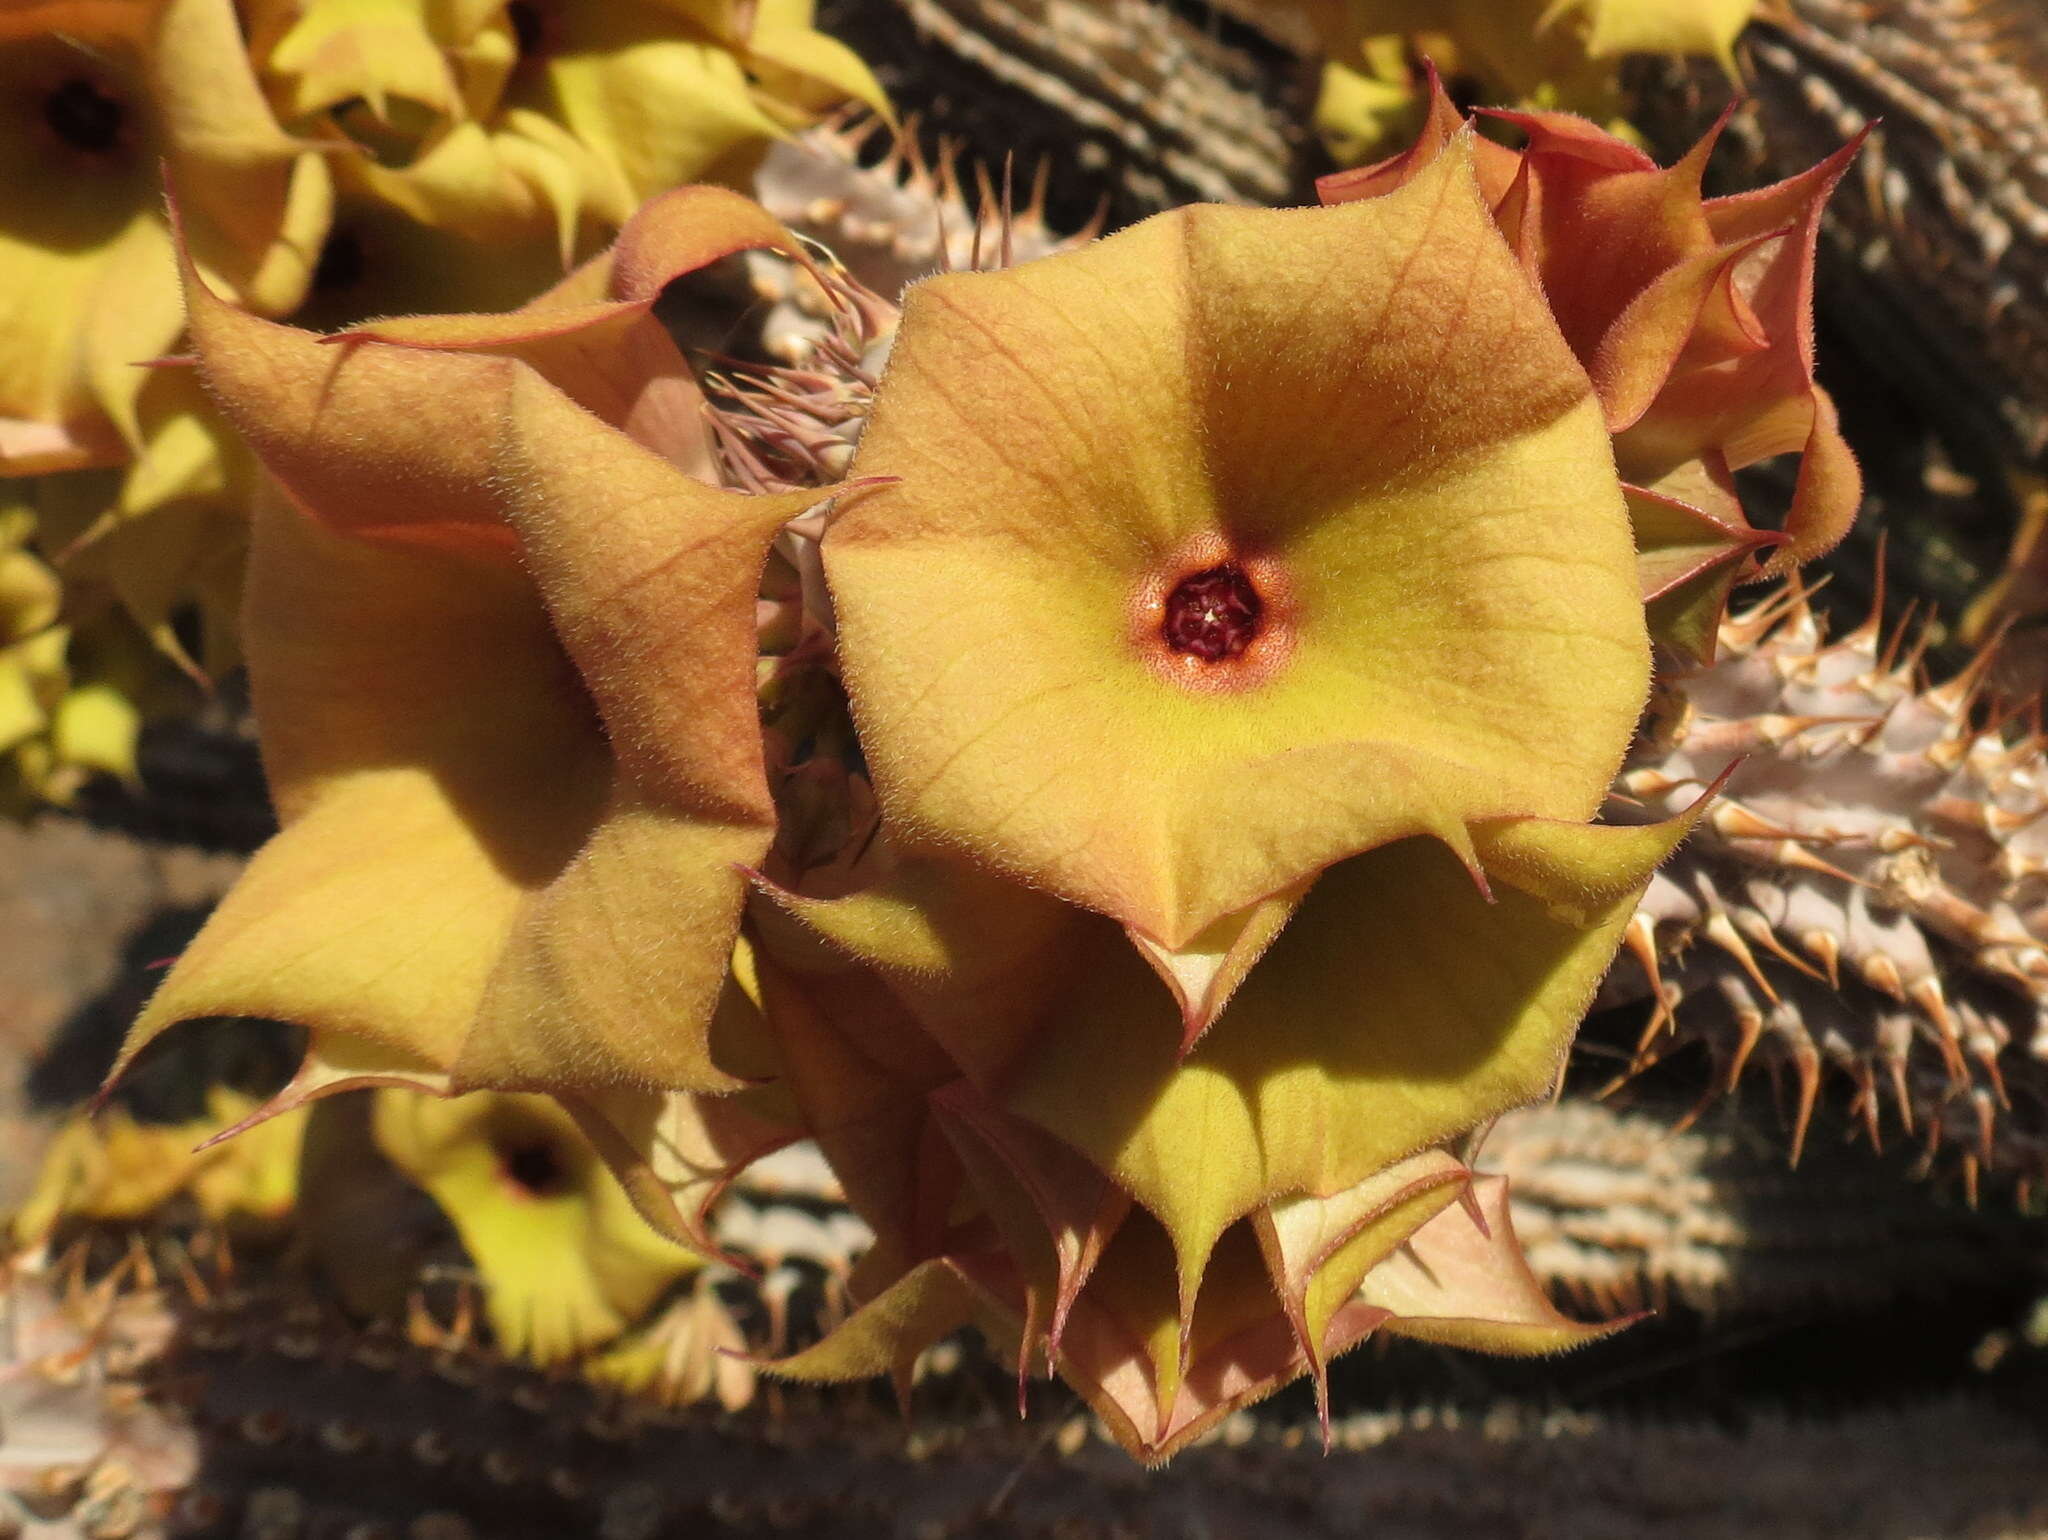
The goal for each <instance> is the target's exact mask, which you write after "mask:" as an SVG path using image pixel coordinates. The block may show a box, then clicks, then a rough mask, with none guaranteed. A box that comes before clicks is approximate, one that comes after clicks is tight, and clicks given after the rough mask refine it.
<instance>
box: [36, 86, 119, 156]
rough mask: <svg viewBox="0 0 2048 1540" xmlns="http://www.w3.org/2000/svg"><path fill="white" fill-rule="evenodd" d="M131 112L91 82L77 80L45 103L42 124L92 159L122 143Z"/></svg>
mask: <svg viewBox="0 0 2048 1540" xmlns="http://www.w3.org/2000/svg"><path fill="white" fill-rule="evenodd" d="M127 115H128V109H127V108H125V107H123V106H122V105H121V104H120V103H119V102H118V101H116V100H115V99H114V98H113V97H111V96H108V95H106V94H105V93H104V92H102V91H101V90H100V89H99V88H98V87H97V86H95V85H94V84H93V83H92V82H91V81H90V80H86V79H83V78H78V77H74V78H73V79H70V80H67V81H65V82H64V83H63V84H62V85H60V86H59V87H57V89H56V90H54V91H52V92H51V93H50V94H49V95H48V96H47V97H45V98H44V100H43V121H44V122H45V123H47V124H48V125H49V127H50V132H51V133H53V134H55V135H56V136H57V137H58V138H59V139H61V140H63V141H64V142H65V143H66V144H68V145H69V146H71V148H72V149H74V150H84V151H86V152H87V153H88V154H92V155H104V154H105V153H106V152H107V151H109V150H111V149H113V148H114V146H116V145H117V144H119V143H120V142H121V124H122V121H123V120H124V119H125V118H126V117H127Z"/></svg>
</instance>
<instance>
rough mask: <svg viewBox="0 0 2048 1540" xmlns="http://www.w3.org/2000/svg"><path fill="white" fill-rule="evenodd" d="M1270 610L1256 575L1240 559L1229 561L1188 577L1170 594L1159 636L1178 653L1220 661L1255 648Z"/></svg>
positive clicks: (1167, 598) (1208, 660)
mask: <svg viewBox="0 0 2048 1540" xmlns="http://www.w3.org/2000/svg"><path fill="white" fill-rule="evenodd" d="M1264 609H1265V606H1264V604H1262V603H1261V602H1260V600H1259V591H1258V589H1256V588H1254V587H1253V586H1252V580H1251V577H1250V575H1249V574H1248V573H1246V572H1245V570H1244V568H1242V567H1240V566H1238V565H1237V563H1235V562H1225V563H1224V564H1223V565H1222V566H1220V567H1210V568H1208V569H1207V570H1206V571H1203V572H1197V573H1195V574H1194V575H1193V576H1192V577H1187V578H1183V579H1182V580H1181V582H1180V585H1179V586H1178V587H1177V588H1175V589H1174V591H1173V592H1172V593H1170V594H1168V595H1167V596H1166V617H1165V619H1164V620H1163V621H1162V622H1161V624H1160V627H1159V634H1160V635H1161V636H1162V637H1164V638H1165V640H1166V645H1167V646H1169V647H1171V648H1172V649H1173V650H1174V651H1175V652H1185V653H1188V654H1190V655H1192V656H1194V657H1197V658H1200V659H1201V660H1202V661H1203V662H1204V663H1218V662H1221V661H1222V660H1223V659H1225V658H1234V657H1236V656H1237V655H1238V654H1239V653H1241V652H1243V651H1244V650H1245V648H1247V647H1249V646H1251V644H1252V640H1253V638H1255V637H1256V636H1257V635H1258V634H1259V616H1260V614H1261V613H1262V612H1263V610H1264Z"/></svg>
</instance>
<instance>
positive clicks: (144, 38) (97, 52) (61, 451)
mask: <svg viewBox="0 0 2048 1540" xmlns="http://www.w3.org/2000/svg"><path fill="white" fill-rule="evenodd" d="M159 165H161V166H164V167H166V168H168V170H169V172H170V174H171V176H172V178H173V179H174V180H175V181H176V183H177V185H178V186H179V188H180V189H181V192H182V195H183V197H184V200H185V207H186V224H187V229H188V232H189V233H188V239H189V241H190V245H191V249H192V255H193V259H194V261H195V262H196V263H197V264H198V265H199V267H200V268H201V270H202V271H204V272H205V273H206V274H207V276H208V279H209V281H210V282H212V283H214V284H215V285H216V286H217V287H219V288H220V289H222V290H223V291H224V292H227V293H229V294H232V295H234V296H235V297H236V298H237V299H238V300H240V301H241V302H242V303H245V304H247V305H249V306H250V307H252V308H254V309H256V310H259V311H262V312H264V313H267V314H272V315H276V314H281V313H282V312H284V311H286V310H289V309H290V308H291V307H292V306H293V305H295V304H297V303H298V301H299V299H300V298H301V297H302V296H303V295H304V293H305V290H306V285H307V283H308V281H309V280H310V277H311V274H312V271H313V263H314V260H315V258H316V257H317V255H318V253H319V249H320V241H321V237H322V235H323V234H324V233H325V230H326V222H327V216H328V204H329V197H330V191H329V179H328V174H327V168H326V165H325V164H324V159H323V157H321V156H320V155H317V154H314V153H311V152H310V150H309V148H308V147H307V146H306V145H305V144H303V143H301V142H298V141H295V140H293V139H292V138H291V137H289V136H288V135H287V134H286V133H285V131H284V130H283V129H282V128H280V127H279V125H278V123H277V121H276V120H275V119H274V118H273V117H272V116H271V112H270V108H269V106H268V104H267V103H266V102H265V101H264V99H263V94H262V91H261V90H260V88H259V86H258V84H257V81H256V78H255V75H254V74H253V73H252V71H251V69H250V66H249V62H248V58H247V56H246V54H245V53H244V52H243V49H242V42H241V33H240V30H239V27H238V24H237V22H236V18H235V11H234V6H233V5H232V4H231V3H230V0H116V3H111V4H90V3H85V0H38V3H27V4H15V5H9V6H7V7H5V8H0V473H5V474H22V473H26V472H34V471H44V470H57V469H63V468H67V467H71V466H78V465H89V464H104V463H108V462H111V461H115V460H119V459H122V458H125V457H126V456H127V455H128V454H129V453H130V452H132V451H133V450H134V449H135V448H136V447H137V446H138V445H139V443H140V441H141V439H142V437H143V430H142V428H141V427H140V425H139V424H138V421H137V415H136V413H137V406H136V401H137V397H138V395H139V394H140V392H141V391H142V389H143V386H144V382H145V379H146V373H145V371H143V370H141V369H138V368H137V367H136V365H137V364H138V363H142V362H146V361H147V360H149V359H151V358H153V357H155V356H157V355H158V354H161V353H164V352H167V351H169V350H170V348H171V346H172V344H173V342H174V340H175V339H176V337H177V334H178V330H179V327H180V325H181V324H182V321H183V314H182V309H181V306H180V304H179V299H178V278H177V270H176V267H175V265H174V264H173V262H172V260H171V238H170V234H169V232H168V230H167V229H166V227H165V225H164V219H163V194H162V185H161V183H160V182H159V179H158V167H159Z"/></svg>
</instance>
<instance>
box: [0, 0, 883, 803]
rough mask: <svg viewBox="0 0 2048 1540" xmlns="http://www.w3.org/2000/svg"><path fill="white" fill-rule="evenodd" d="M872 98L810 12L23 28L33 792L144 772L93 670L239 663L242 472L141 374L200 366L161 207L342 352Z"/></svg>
mask: <svg viewBox="0 0 2048 1540" xmlns="http://www.w3.org/2000/svg"><path fill="white" fill-rule="evenodd" d="M849 101H858V102H863V103H866V104H868V105H870V106H873V107H876V108H878V109H879V108H882V107H884V105H885V104H884V102H883V99H882V96H881V93H880V90H879V88H878V87H877V86H876V84H875V82H874V80H873V78H872V77H871V76H870V75H869V74H868V72H867V71H866V69H865V68H864V67H863V66H862V65H861V64H860V62H859V61H858V60H857V59H856V58H855V57H854V56H853V55H852V54H850V53H849V52H847V51H846V50H845V49H844V47H843V46H841V45H839V44H837V43H835V42H833V41H831V40H830V39H827V38H825V37H824V36H823V35H822V34H820V33H818V32H816V31H815V30H813V29H812V27H811V25H810V7H809V4H808V0H767V3H762V4H759V5H753V4H749V5H735V4H727V3H724V0H646V3H640V4H630V5H627V4H615V3H598V0H486V3H484V4H479V5H466V6H454V7H449V6H436V5H426V4H423V3H419V0H392V3H387V4H375V5H368V6H364V5H356V4H350V3H345V0H257V3H253V4H250V5H248V6H246V7H245V8H243V10H242V11H240V12H239V13H238V11H237V8H236V6H235V5H234V3H233V0H115V3H108V4H98V3H87V0H33V3H27V0H24V3H20V4H12V5H9V6H7V7H5V8H4V10H0V274H4V275H5V277H6V283H5V285H4V289H5V298H4V299H0V476H7V477H12V478H29V477H42V478H44V479H43V480H41V481H40V483H37V482H30V481H27V480H22V481H19V482H16V483H15V486H14V490H13V491H12V494H11V495H10V497H9V499H8V501H9V504H10V506H11V507H19V508H21V509H23V510H24V511H25V512H24V517H25V519H26V521H27V524H28V526H29V528H28V533H27V534H26V535H24V536H22V537H21V538H20V539H19V540H13V543H12V545H11V546H10V549H15V550H22V551H28V552H30V553H31V554H32V555H33V556H34V557H35V559H37V560H39V561H40V562H42V563H43V564H44V565H45V566H49V567H54V568H55V569H57V571H58V572H59V573H60V574H61V576H62V578H63V588H64V595H63V598H64V603H63V605H62V611H63V617H62V618H63V622H64V627H63V628H59V629H53V628H55V627H57V622H56V620H54V619H53V620H49V621H46V622H45V623H44V624H43V625H42V626H40V627H39V628H38V635H37V637H36V639H35V648H36V658H35V666H34V667H33V668H31V666H30V665H29V664H28V663H26V662H22V663H17V662H14V661H12V660H10V661H9V663H8V664H7V665H6V667H5V671H4V674H0V679H4V680H5V681H6V682H5V683H4V684H0V689H5V690H6V691H7V693H8V694H9V695H13V694H17V693H19V692H20V687H19V686H18V685H17V683H16V680H17V678H22V679H29V680H30V681H31V683H32V684H33V691H32V693H33V695H34V697H35V699H36V700H37V701H38V702H39V703H40V704H39V705H38V707H37V718H38V720H37V721H36V722H34V723H33V724H31V725H29V726H27V727H22V726H18V725H17V724H16V722H15V721H14V718H15V717H16V716H18V715H20V713H18V712H10V713H8V714H7V715H6V718H5V719H4V723H0V754H6V755H8V756H9V757H10V758H11V760H12V767H11V774H10V775H9V776H8V780H9V781H10V782H11V783H12V789H13V791H14V792H15V793H17V794H19V793H21V792H27V793H29V794H32V795H43V796H51V797H57V798H61V797H62V796H63V795H64V794H65V792H66V791H67V789H68V788H69V787H70V786H71V785H72V784H73V783H74V782H75V780H76V778H77V773H78V771H79V770H80V769H116V770H119V769H122V768H124V767H125V766H126V765H127V764H128V760H129V752H130V748H131V746H132V738H133V719H134V718H135V716H136V715H137V712H138V710H139V708H140V706H142V705H143V704H145V702H143V701H141V700H138V699H137V698H136V696H135V694H134V692H133V690H131V689H128V688H126V686H125V685H124V684H123V683H121V682H120V681H119V679H118V675H115V674H109V672H108V671H107V670H106V669H104V668H102V667H99V666H98V665H97V664H96V662H95V658H94V654H95V653H96V652H107V651H113V652H132V651H134V650H135V648H134V645H133V644H134V643H136V642H137V641H143V642H145V643H146V644H147V645H148V646H150V647H153V648H154V649H155V650H156V651H157V652H159V653H160V654H162V655H163V656H164V657H165V658H166V659H168V660H170V661H171V662H172V663H175V664H176V665H178V666H179V667H181V668H183V669H184V670H185V671H186V672H187V673H189V674H191V675H193V676H194V677H195V678H206V677H212V676H215V675H217V674H218V673H219V672H220V671H221V670H222V669H224V668H226V667H229V666H231V665H232V664H233V663H234V662H235V661H236V659H237V651H236V641H235V624H234V618H233V617H234V614H235V608H236V604H237V593H238V588H239V583H240V576H241V564H242V547H243V545H244V543H245V541H246V526H247V511H248V507H249V503H250V499H251V496H252V488H253V481H254V475H253V465H252V463H251V462H250V461H249V460H248V457H247V455H246V454H245V453H244V452H243V451H241V450H240V448H239V446H237V445H235V444H234V443H233V441H232V439H231V438H229V437H227V436H226V435H224V434H223V433H222V432H221V430H220V427H219V424H218V421H217V419H216V418H215V417H214V415H213V414H212V413H211V411H210V410H208V408H207V406H206V403H205V401H204V398H203V394H202V392H201V390H200V388H199V386H198V384H197V382H196V381H195V380H194V379H193V378H191V377H190V375H189V372H187V371H184V370H180V369H177V368H148V367H143V366H145V365H149V364H151V363H152V362H153V361H162V360H164V359H165V358H166V357H167V356H169V355H174V354H176V353H177V351H178V350H179V348H180V345H181V344H180V333H181V331H182V327H183V311H182V305H181V302H180V299H179V285H178V277H177V268H176V264H175V263H174V261H173V260H172V254H171V236H170V232H169V230H168V228H167V226H166V224H165V220H164V214H163V209H164V197H165V186H166V182H168V184H169V186H170V188H172V189H173V190H175V192H176V195H177V198H178V201H179V206H180V209H181V211H182V217H183V220H184V228H185V243H186V247H187V249H188V251H189V253H190V256H191V259H192V261H193V262H194V263H195V264H196V265H197V267H198V268H199V270H200V271H201V272H202V273H204V274H205V276H206V279H207V282H208V283H210V284H211V285H213V286H214V287H215V288H216V289H217V290H218V291H219V292H221V293H223V294H226V295H229V296H231V297H233V298H234V299H235V300H236V301H237V302H238V303H240V304H243V305H246V306H247V307H248V308H249V309H251V310H252V311H255V312H257V313H259V314H265V315H274V316H275V315H288V314H297V315H298V316H300V317H301V318H302V319H303V320H304V321H305V322H306V323H307V324H310V325H314V326H320V327H331V326H336V325H340V324H345V323H347V322H351V321H357V320H361V319H363V318H365V317H367V316H372V315H381V314H389V313H396V312H406V311H422V310H425V311H433V310H448V309H471V308H488V307H491V306H495V305H510V304H516V303H518V302H520V301H523V300H525V299H528V298H530V297H531V296H533V295H534V294H536V293H539V292H541V291H542V290H544V289H546V288H547V287H549V286H550V285H551V284H552V283H554V282H556V281H558V280H559V279H560V277H561V275H562V272H563V270H564V268H565V267H566V266H567V265H568V264H569V263H570V262H571V261H572V260H573V259H574V258H576V257H579V256H584V255H588V253H589V252H590V251H592V250H595V249H597V248H598V247H599V246H601V245H602V244H603V243H604V242H605V241H606V240H607V239H608V238H609V237H610V236H611V235H612V234H613V233H614V232H615V231H616V229H617V227H618V225H619V224H620V223H621V222H622V221H623V220H624V219H625V218H626V216H627V215H628V214H630V213H631V212H632V210H633V209H634V208H636V207H637V206H638V205H639V204H640V203H641V202H642V201H644V200H645V199H646V198H648V197H650V196H652V195H653V194H655V193H657V192H661V191H664V190H666V189H669V188H672V187H674V186H676V185H678V184H680V183H683V182H688V181H694V180H705V179H714V180H716V179H726V180H732V179H739V178H743V177H744V176H745V175H746V174H747V173H748V171H749V169H750V167H751V165H752V163H753V161H755V160H757V159H758V158H759V156H760V155H761V154H762V153H763V152H764V151H765V149H766V147H767V146H768V144H770V143H771V142H772V141H773V139H774V138H775V137H776V136H777V135H779V134H781V133H782V132H783V131H784V130H785V129H786V128H788V127H790V126H793V125H797V124H801V123H804V122H808V121H811V120H812V119H814V118H815V117H816V116H817V115H818V114H819V113H821V112H823V111H825V110H827V109H829V108H832V107H835V106H838V105H841V104H843V103H846V102H849ZM91 468H96V469H91ZM88 469H91V473H90V474H72V475H67V476H63V477H51V476H49V475H48V473H53V472H72V473H77V472H80V471H83V470H88ZM10 517H11V515H10ZM9 538H10V540H12V537H9ZM181 612H182V613H189V614H191V615H193V616H194V617H195V618H196V620H197V623H198V641H197V643H196V644H195V640H194V637H193V634H192V632H191V631H190V630H189V629H186V630H181V629H180V628H179V627H178V625H177V624H175V622H177V621H178V620H179V619H180V617H181ZM7 625H8V633H9V635H8V640H9V642H10V644H13V643H14V642H15V641H16V640H17V639H16V638H15V636H14V632H15V631H16V630H18V629H19V622H18V618H17V615H16V614H15V613H14V607H13V606H11V605H10V613H9V615H8V621H7ZM131 672H134V671H131ZM139 672H141V673H142V674H143V676H144V677H145V678H146V677H147V676H148V672H149V671H148V670H147V669H143V670H140V671H139ZM86 689H99V690H102V691H108V690H111V691H114V692H115V693H116V694H117V695H119V697H120V701H121V705H122V709H123V712H124V714H125V715H126V717H127V718H129V725H128V726H127V727H126V728H124V729H118V730H113V729H110V730H109V731H105V732H102V733H100V734H99V735H97V739H96V740H95V744H94V746H93V747H92V749H91V751H90V752H87V751H86V750H85V749H81V750H80V751H79V752H77V753H73V752H71V751H70V749H69V748H68V745H69V743H70V741H71V735H68V734H67V733H65V732H64V731H63V730H62V728H61V724H60V725H58V726H52V723H53V722H56V721H57V719H58V718H59V717H61V716H62V715H64V714H65V713H66V712H69V711H70V710H71V709H72V708H71V707H70V706H69V705H68V702H69V700H70V699H71V697H72V696H73V695H75V694H77V693H78V692H79V691H81V690H86ZM27 720H28V719H27V718H26V717H23V721H24V722H26V721H27ZM98 740H105V741H104V742H101V741H98ZM24 749H25V750H26V752H24Z"/></svg>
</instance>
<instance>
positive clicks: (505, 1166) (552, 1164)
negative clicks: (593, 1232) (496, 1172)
mask: <svg viewBox="0 0 2048 1540" xmlns="http://www.w3.org/2000/svg"><path fill="white" fill-rule="evenodd" d="M498 1163H499V1169H500V1170H501V1171H502V1172H503V1173H504V1177H505V1180H506V1181H508V1182H510V1183H511V1184H512V1185H513V1186H514V1187H515V1188H517V1189H518V1190H519V1191H520V1192H522V1193H525V1194H526V1195H527V1196H529V1197H534V1198H554V1197H559V1196H560V1195H561V1194H562V1193H564V1192H566V1191H567V1190H568V1187H569V1171H568V1168H567V1167H566V1166H565V1165H564V1164H563V1162H562V1156H561V1152H560V1151H558V1150H557V1149H556V1148H555V1147H554V1145H553V1144H551V1143H549V1142H548V1141H547V1140H545V1139H532V1140H527V1141H524V1142H522V1143H518V1144H514V1145H512V1146H510V1147H509V1148H507V1147H500V1149H499V1151H498Z"/></svg>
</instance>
